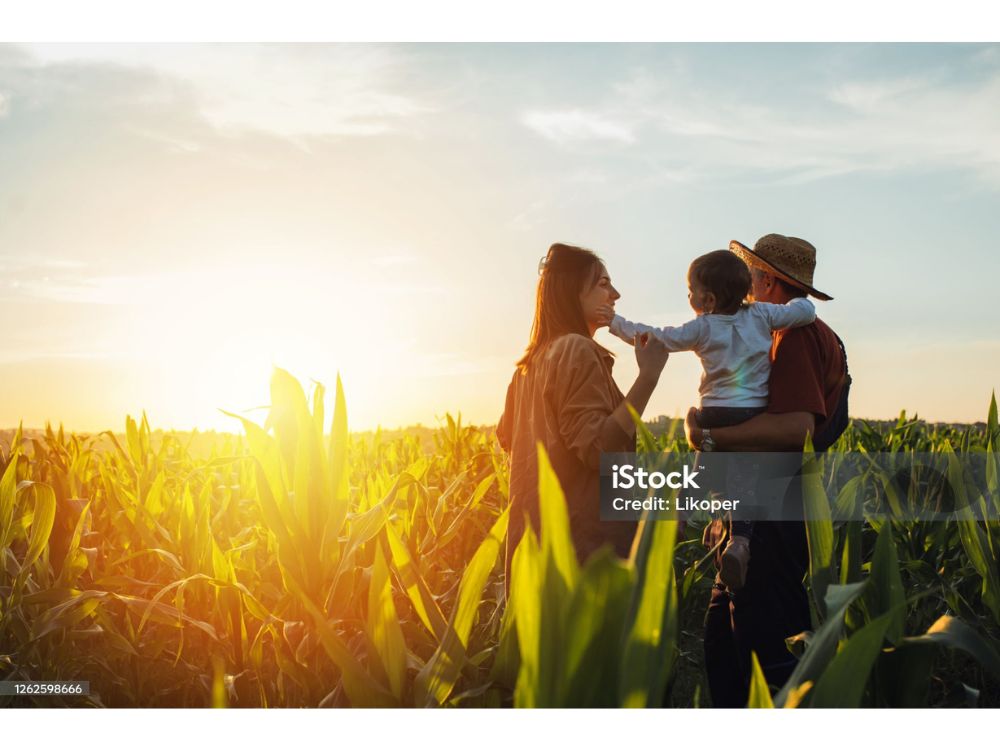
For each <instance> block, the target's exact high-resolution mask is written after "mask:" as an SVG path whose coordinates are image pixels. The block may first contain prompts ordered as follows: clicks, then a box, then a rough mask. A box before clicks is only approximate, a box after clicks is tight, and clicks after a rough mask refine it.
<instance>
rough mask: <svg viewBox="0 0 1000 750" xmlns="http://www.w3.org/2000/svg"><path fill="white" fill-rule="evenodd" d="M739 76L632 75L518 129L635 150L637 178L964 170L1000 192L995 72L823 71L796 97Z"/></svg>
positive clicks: (791, 178)
mask: <svg viewBox="0 0 1000 750" xmlns="http://www.w3.org/2000/svg"><path fill="white" fill-rule="evenodd" d="M977 54H978V58H977V59H979V58H982V57H983V56H984V55H986V54H989V55H990V56H992V55H993V54H994V53H993V52H992V49H989V50H986V51H984V52H980V53H977ZM974 57H975V56H974ZM806 74H807V73H804V74H803V75H806ZM830 79H832V80H830ZM747 81H748V82H747V83H746V85H742V84H740V83H739V82H734V81H731V80H726V81H725V82H724V83H720V82H718V81H715V82H712V81H709V82H707V83H706V81H703V80H702V79H701V78H700V77H697V76H695V75H694V74H693V73H690V72H689V73H687V74H682V73H678V72H676V71H674V72H673V73H672V74H671V75H657V74H654V73H652V72H650V71H648V70H645V69H639V70H635V71H632V72H631V73H630V74H629V75H628V76H627V77H625V78H623V79H621V80H620V81H618V82H617V83H616V84H614V85H612V86H610V87H609V89H608V91H607V93H606V94H605V95H603V96H599V98H598V100H597V102H596V103H595V102H590V103H589V104H587V105H585V106H584V105H582V104H581V105H580V106H577V107H575V108H574V107H571V108H565V109H561V110H551V111H546V110H539V111H533V112H529V113H528V114H526V115H523V116H522V117H521V123H522V124H523V125H525V126H527V127H529V128H531V129H532V130H533V131H535V132H536V133H538V134H540V135H542V136H543V137H545V138H546V139H548V140H550V141H552V142H554V143H556V144H558V145H560V146H566V145H574V146H578V147H581V148H583V147H587V146H593V145H600V143H602V142H605V143H606V142H616V143H622V144H638V143H641V146H642V147H641V149H632V150H630V151H629V152H626V153H622V152H616V154H615V157H616V159H622V160H624V159H631V160H632V161H631V162H630V165H631V166H632V167H635V169H633V170H632V174H633V176H634V175H635V174H640V175H642V176H641V177H639V178H637V180H638V181H640V182H644V183H648V181H649V180H659V179H661V178H662V179H669V180H671V181H677V182H689V181H702V182H711V181H712V180H713V179H714V178H715V176H716V175H718V174H719V173H720V170H725V174H726V176H727V179H729V180H732V179H740V180H742V181H744V182H747V183H760V182H770V183H801V182H808V181H812V180H818V179H823V178H827V177H831V176H836V175H843V174H852V173H863V172H880V171H883V172H884V171H896V170H953V169H961V170H966V171H968V172H970V173H972V174H974V175H976V176H978V177H980V178H981V179H983V180H984V181H985V182H987V183H988V184H990V185H991V186H993V187H998V186H1000V107H998V106H997V104H996V103H997V102H998V101H1000V73H997V72H996V71H995V70H993V69H990V70H987V71H986V73H985V74H984V75H979V76H971V75H970V76H966V77H964V78H963V79H961V80H957V81H956V80H955V79H954V77H953V76H952V77H949V76H948V75H946V71H944V70H943V69H942V70H936V69H921V70H919V71H918V73H917V74H914V73H913V72H910V73H909V74H905V75H903V74H901V75H897V76H894V77H893V76H871V77H865V76H862V75H854V76H843V77H842V78H841V80H836V78H835V77H834V74H833V73H832V72H831V73H830V76H829V77H828V79H827V81H826V82H825V84H824V85H817V86H811V87H807V88H804V89H795V90H784V89H783V88H782V87H778V86H774V85H770V86H765V85H764V84H763V83H762V81H763V77H761V78H760V79H759V80H757V79H755V78H753V77H749V78H748V79H747ZM713 84H714V85H713ZM595 153H597V152H595Z"/></svg>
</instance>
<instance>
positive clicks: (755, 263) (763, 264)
mask: <svg viewBox="0 0 1000 750" xmlns="http://www.w3.org/2000/svg"><path fill="white" fill-rule="evenodd" d="M729 250H730V251H731V252H733V253H735V254H736V255H737V256H738V257H739V258H740V260H742V261H743V262H744V263H746V264H747V265H748V266H751V267H756V268H760V269H761V270H764V271H767V272H768V273H772V274H774V275H775V276H777V277H778V278H779V279H781V280H782V281H786V282H788V283H789V284H791V285H792V286H794V287H796V288H797V289H801V290H802V291H804V292H808V293H809V294H811V295H812V296H813V297H815V298H816V299H821V300H823V301H824V302H829V301H830V300H832V299H833V297H831V296H830V295H829V294H827V293H826V292H821V291H820V290H819V289H816V288H815V287H811V286H809V285H808V284H805V283H803V282H801V281H799V280H798V279H796V278H793V277H791V276H789V275H788V274H787V273H785V272H784V271H782V270H781V269H780V268H777V267H775V266H773V265H771V264H770V263H768V262H767V261H766V260H764V259H763V258H761V257H760V256H759V255H757V253H755V252H754V251H753V250H751V249H750V248H749V247H747V246H746V245H744V244H743V243H742V242H738V241H736V240H732V241H731V242H730V243H729Z"/></svg>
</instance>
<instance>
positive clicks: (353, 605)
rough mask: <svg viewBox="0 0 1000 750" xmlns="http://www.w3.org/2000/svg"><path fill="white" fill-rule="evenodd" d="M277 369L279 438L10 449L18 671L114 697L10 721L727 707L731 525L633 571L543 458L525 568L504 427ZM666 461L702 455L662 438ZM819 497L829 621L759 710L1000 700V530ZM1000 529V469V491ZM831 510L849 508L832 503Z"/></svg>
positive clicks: (913, 434) (692, 533)
mask: <svg viewBox="0 0 1000 750" xmlns="http://www.w3.org/2000/svg"><path fill="white" fill-rule="evenodd" d="M324 395H325V393H324V389H323V387H322V386H319V385H317V386H316V387H315V389H314V391H313V392H312V394H311V396H307V394H306V392H305V391H304V389H303V388H302V386H301V385H300V384H299V382H298V381H297V380H295V379H294V378H293V377H292V376H291V375H289V374H288V373H287V372H284V371H282V370H276V371H275V373H274V376H273V378H272V381H271V406H270V411H269V413H268V417H267V420H266V423H265V424H264V425H263V426H261V425H258V424H256V423H254V422H252V421H250V420H248V419H245V418H243V417H241V416H238V415H235V414H234V415H231V416H232V418H233V420H234V428H237V427H241V428H242V434H241V435H240V436H238V437H237V436H228V435H223V436H218V437H216V438H213V439H212V440H210V441H208V442H207V444H206V443H204V442H203V443H200V444H198V445H195V443H194V439H193V436H192V435H190V434H183V433H165V434H161V433H153V432H152V430H151V429H150V426H149V424H148V422H147V420H146V418H145V416H143V417H142V418H141V420H139V421H138V422H137V421H136V420H133V419H132V418H128V419H127V420H126V429H125V433H124V436H123V437H119V436H116V435H115V434H113V433H111V432H105V433H101V434H99V435H93V436H81V435H76V434H65V433H64V432H63V430H62V429H61V428H60V429H59V430H58V431H54V430H52V429H51V428H47V430H46V432H45V435H44V436H38V437H28V436H25V435H24V434H23V433H22V432H21V430H18V431H17V432H16V433H15V434H14V435H13V437H12V438H11V440H10V441H9V445H7V446H5V447H2V448H0V476H2V480H0V680H4V681H8V680H87V681H89V683H90V688H91V694H90V695H89V696H44V697H43V696H17V697H9V696H8V697H0V706H25V705H27V706H30V705H39V706H58V705H65V706H109V707H129V706H147V707H161V706H162V707H180V706H184V707H199V706H217V707H226V706H229V707H272V706H274V707H293V706H321V707H338V706H355V707H360V706H388V707H392V706H418V707H435V706H473V707H503V706H517V707H532V706H676V707H695V706H707V705H709V699H708V697H707V690H706V687H705V684H704V677H703V669H702V655H701V636H700V626H701V619H702V618H703V616H704V609H705V606H706V603H707V599H708V592H709V589H710V586H711V582H712V578H713V576H714V571H713V570H712V568H711V563H710V556H709V554H708V551H707V550H706V549H705V548H704V547H703V546H702V545H701V530H702V527H703V525H704V522H705V520H706V519H704V518H702V519H698V518H697V517H695V518H692V519H691V520H690V521H689V522H688V523H687V524H686V525H685V526H680V525H679V524H678V523H676V522H672V521H658V522H647V523H644V524H642V525H641V526H640V530H639V532H638V534H637V540H636V544H635V545H634V548H633V553H632V556H631V558H630V559H629V560H621V559H618V558H616V557H615V556H613V555H612V554H611V553H610V552H603V553H598V554H596V555H595V556H594V557H592V558H591V559H589V560H587V561H585V563H583V564H582V565H581V564H580V563H579V562H578V561H577V558H576V556H575V553H574V551H573V546H572V542H571V540H570V535H569V523H568V515H567V511H566V503H565V499H564V498H563V494H562V490H561V489H560V487H559V483H558V481H557V479H556V477H555V475H554V473H553V472H552V470H551V467H550V466H549V464H548V460H547V457H546V456H545V454H544V452H540V454H539V462H540V478H539V482H540V497H541V515H542V524H541V532H540V534H538V535H536V534H534V533H532V532H531V531H530V530H529V531H528V532H527V533H526V534H525V536H524V538H523V540H522V541H521V543H520V545H519V546H518V548H517V550H516V553H515V556H514V560H513V566H512V580H511V584H510V587H509V600H508V597H507V596H505V585H504V581H503V570H504V565H503V558H504V549H505V538H506V529H507V522H508V513H509V511H508V504H507V499H508V467H507V461H506V457H505V456H504V454H503V453H502V452H501V450H500V448H499V447H498V446H497V444H496V442H495V440H494V439H493V437H492V431H491V430H490V429H480V428H476V427H471V426H463V425H462V423H461V420H460V419H459V420H454V419H452V418H451V417H450V416H449V417H448V418H447V422H446V425H445V426H444V427H442V428H440V429H438V430H436V431H435V432H433V434H432V435H431V436H430V440H423V441H422V440H421V439H420V438H419V437H418V436H416V435H413V434H405V435H402V436H398V437H393V438H391V439H389V438H387V437H385V436H384V435H382V434H381V433H378V432H377V433H375V434H374V435H368V436H358V435H352V434H350V433H349V432H348V424H347V408H346V402H345V398H344V394H343V390H342V388H341V385H340V383H339V381H338V383H337V388H336V394H335V399H334V402H335V408H334V413H333V415H332V417H331V419H330V420H329V422H328V421H327V418H326V415H325V414H324V407H323V404H324ZM998 439H1000V428H998V424H997V409H996V402H995V399H994V400H993V402H992V403H991V404H990V407H989V412H988V418H987V423H986V425H985V427H983V426H979V427H976V426H969V427H964V428H957V427H930V426H928V425H926V424H925V423H923V422H920V421H917V420H907V419H906V417H905V415H902V416H901V417H900V418H899V420H898V421H897V422H896V423H895V424H889V425H874V424H870V423H865V422H861V421H858V420H855V421H854V422H853V423H852V425H851V427H850V428H849V429H848V431H847V432H846V433H845V434H844V435H843V436H842V437H841V439H840V441H839V442H838V443H837V445H836V446H835V447H834V448H833V449H832V450H833V451H868V452H879V451H886V452H892V451H905V450H914V451H922V452H929V453H930V452H935V453H936V452H945V453H947V452H951V451H955V452H957V453H958V454H961V453H962V452H970V451H977V452H984V453H986V454H987V456H992V459H991V460H993V461H994V462H995V454H993V451H995V449H996V445H997V441H998ZM638 442H639V447H640V449H641V450H676V451H685V450H687V448H686V444H685V443H684V441H683V440H682V439H680V437H679V436H678V434H677V433H667V434H664V435H661V436H658V437H656V436H654V435H652V434H651V433H650V432H649V431H648V429H646V428H645V427H644V426H642V425H640V427H639V438H638ZM841 500H842V498H837V497H827V494H826V491H825V489H824V486H823V484H822V483H821V482H816V483H813V484H811V485H810V486H809V487H807V491H806V502H807V503H808V504H810V505H811V506H812V508H813V509H814V510H815V511H816V513H815V514H813V515H812V516H811V518H813V519H814V520H810V521H809V522H808V524H807V532H808V535H809V550H810V570H809V574H808V576H807V586H808V588H809V591H810V594H811V597H812V602H813V606H814V629H813V631H812V632H811V633H806V634H803V635H802V636H800V637H798V638H795V639H791V641H790V643H789V648H791V649H793V650H795V651H796V653H798V654H800V657H801V658H800V660H799V664H798V667H797V669H796V671H795V673H794V674H793V675H792V678H791V679H790V680H789V682H788V683H787V684H785V685H779V686H771V689H769V687H768V686H767V685H766V684H765V683H764V680H763V676H762V674H761V673H760V671H759V669H758V670H756V671H755V675H754V681H753V684H752V686H751V697H750V705H751V706H759V707H766V706H787V707H792V706H800V707H808V706H814V707H821V706H844V707H851V706H877V707H903V706H1000V651H998V642H1000V522H998V521H996V520H986V521H977V520H973V519H971V518H969V519H961V518H959V519H956V520H954V521H949V522H946V523H941V522H933V523H932V522H919V521H913V522H905V523H904V522H897V521H887V520H879V519H876V518H869V519H868V520H866V521H863V522H862V521H856V522H855V521H849V522H845V523H834V522H832V521H830V520H829V512H828V510H829V504H830V503H834V502H838V501H841ZM975 501H976V502H980V503H984V504H991V506H990V507H993V508H995V509H996V510H997V511H998V512H994V513H992V514H991V517H992V518H994V519H995V518H997V517H1000V494H998V492H997V473H996V471H995V468H994V470H993V471H992V474H991V484H990V487H989V489H988V492H987V496H982V497H978V498H975ZM824 507H825V508H826V509H827V513H826V514H825V515H824V513H823V508H824Z"/></svg>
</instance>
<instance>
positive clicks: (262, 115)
mask: <svg viewBox="0 0 1000 750" xmlns="http://www.w3.org/2000/svg"><path fill="white" fill-rule="evenodd" d="M24 49H25V50H26V51H27V52H28V53H30V55H31V57H30V58H28V59H29V60H30V61H31V62H30V63H29V64H32V65H33V66H34V67H38V66H41V67H42V68H43V69H45V68H53V69H56V70H58V71H62V72H63V73H64V75H68V74H69V73H68V71H75V73H74V75H76V76H80V75H85V74H86V72H87V71H94V70H100V69H102V68H120V69H121V68H123V69H126V70H131V71H136V72H140V71H141V72H145V73H146V74H147V76H148V77H150V78H151V79H155V78H157V77H159V78H160V79H161V83H163V81H162V79H166V81H167V82H171V81H172V82H175V83H176V84H178V85H180V86H182V87H187V88H188V89H189V90H190V91H191V95H192V97H193V100H194V103H195V105H196V107H197V110H198V112H199V113H200V114H201V116H202V117H203V118H204V119H205V120H206V121H207V122H208V123H210V124H211V125H212V126H213V127H214V128H216V129H218V130H221V131H237V132H238V131H244V130H252V131H263V132H268V133H272V134H275V135H280V136H282V137H287V138H301V137H308V136H331V135H335V136H370V135H380V134H384V133H390V132H396V131H398V130H400V129H401V127H402V123H403V122H404V121H406V120H409V119H412V118H414V117H416V116H418V115H421V114H424V113H426V112H429V111H431V110H432V109H433V108H432V107H430V106H429V105H428V104H427V103H426V102H421V101H419V100H418V99H417V98H415V96H414V95H413V93H412V91H411V90H410V88H409V87H407V83H406V80H405V79H406V75H407V72H408V71H407V60H406V58H405V57H404V56H403V55H402V53H401V52H400V51H399V50H398V49H390V48H386V47H380V46H374V45H350V44H337V45H276V44H272V45H254V44H219V45H178V44H145V45H132V44H122V45H95V44H85V45H78V44H55V45H49V44H41V45H27V46H26V47H25V48H24ZM21 64H22V65H24V64H25V63H24V62H23V61H22V62H21ZM163 89H164V87H163V86H162V85H161V86H160V87H159V90H160V91H161V92H162V91H163ZM145 96H146V97H147V98H154V99H155V98H156V97H157V93H156V92H155V91H153V90H151V91H149V92H147V93H146V94H145ZM179 143H180V144H181V147H182V148H187V147H188V145H189V144H185V143H184V142H183V141H180V142H179Z"/></svg>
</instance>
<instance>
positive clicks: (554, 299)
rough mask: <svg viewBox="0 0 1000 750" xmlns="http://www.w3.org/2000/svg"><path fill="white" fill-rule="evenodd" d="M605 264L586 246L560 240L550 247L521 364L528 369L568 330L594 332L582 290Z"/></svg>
mask: <svg viewBox="0 0 1000 750" xmlns="http://www.w3.org/2000/svg"><path fill="white" fill-rule="evenodd" d="M603 265H604V264H603V262H602V261H601V259H600V258H599V257H598V256H597V255H596V254H595V253H593V252H591V251H590V250H585V249H584V248H582V247H575V246H573V245H563V244H562V243H559V242H557V243H556V244H554V245H552V247H550V248H549V252H548V255H546V256H545V260H544V262H543V267H542V269H541V278H540V279H539V280H538V292H537V294H536V296H535V320H534V322H533V323H532V324H531V339H530V340H529V342H528V348H527V349H525V351H524V356H523V357H521V359H520V360H519V361H518V363H517V366H518V367H519V368H521V369H522V370H526V369H527V368H528V365H530V364H531V362H532V361H534V359H535V358H536V357H538V356H539V355H540V354H541V353H542V352H544V351H545V349H546V347H547V346H548V345H549V344H550V343H551V342H553V341H554V340H555V339H557V338H559V337H560V336H564V335H566V334H567V333H579V334H581V335H583V336H590V330H589V329H588V328H587V321H586V320H585V319H584V317H583V306H582V305H581V304H580V294H581V293H582V292H584V291H586V290H587V289H589V288H590V287H591V286H593V285H594V284H595V283H596V282H597V279H598V272H599V271H600V269H601V267H602V266H603Z"/></svg>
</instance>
